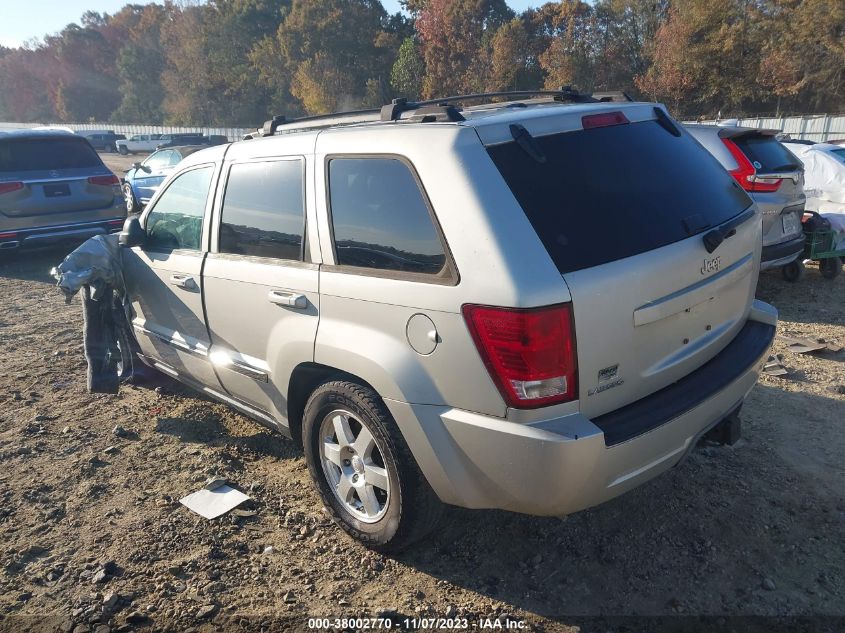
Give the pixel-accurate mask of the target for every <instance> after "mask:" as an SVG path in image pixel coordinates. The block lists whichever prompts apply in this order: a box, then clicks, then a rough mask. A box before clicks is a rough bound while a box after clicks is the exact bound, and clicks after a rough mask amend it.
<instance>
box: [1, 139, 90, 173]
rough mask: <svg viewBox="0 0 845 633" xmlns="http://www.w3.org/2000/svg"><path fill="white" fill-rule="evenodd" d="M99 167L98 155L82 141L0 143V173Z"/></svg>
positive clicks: (8, 141)
mask: <svg viewBox="0 0 845 633" xmlns="http://www.w3.org/2000/svg"><path fill="white" fill-rule="evenodd" d="M102 166H103V163H102V161H101V160H100V157H99V156H97V152H95V151H94V149H93V148H92V147H91V146H90V145H89V144H88V143H87V142H86V141H84V140H82V139H75V138H73V137H69V138H26V139H24V138H18V139H7V140H0V172H2V171H15V172H16V171H38V170H45V169H77V168H80V167H82V168H84V167H102Z"/></svg>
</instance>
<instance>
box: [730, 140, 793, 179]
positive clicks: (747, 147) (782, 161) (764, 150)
mask: <svg viewBox="0 0 845 633" xmlns="http://www.w3.org/2000/svg"><path fill="white" fill-rule="evenodd" d="M732 140H733V142H734V143H736V144H737V146H738V147H739V149H741V150H742V153H743V154H745V155H746V156H747V157H748V160H750V161H751V162H752V164H754V167H755V169H757V171H759V172H761V173H765V172H775V171H787V170H793V169H799V168H800V167H801V161H800V160H798V159H797V158H796V157H795V154H793V153H792V152H790V151H789V150H788V149H786V148H785V147H784V146H783V145H781V144H780V143H779V142H778V141H777V140H775V137H774V136H758V135H756V134H750V135H747V136H740V137H738V138H734V139H732Z"/></svg>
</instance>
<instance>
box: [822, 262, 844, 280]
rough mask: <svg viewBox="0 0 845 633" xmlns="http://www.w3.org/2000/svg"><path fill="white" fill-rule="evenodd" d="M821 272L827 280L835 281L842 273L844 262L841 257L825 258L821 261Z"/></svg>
mask: <svg viewBox="0 0 845 633" xmlns="http://www.w3.org/2000/svg"><path fill="white" fill-rule="evenodd" d="M819 271H820V272H821V274H822V277H824V278H825V279H834V278H836V277H838V276H839V273H841V272H842V260H841V259H840V258H839V257H825V258H824V259H820V260H819Z"/></svg>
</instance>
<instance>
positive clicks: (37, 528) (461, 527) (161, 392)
mask: <svg viewBox="0 0 845 633" xmlns="http://www.w3.org/2000/svg"><path fill="white" fill-rule="evenodd" d="M63 255H64V253H55V252H54V253H47V254H43V255H40V254H33V255H29V256H28V257H26V258H23V259H17V260H11V261H8V260H7V261H5V262H2V263H0V293H1V294H0V296H2V297H3V302H2V304H0V349H2V351H3V353H2V354H0V463H2V464H3V468H2V469H0V617H5V618H6V619H5V620H0V630H10V631H15V633H17V631H21V630H28V629H30V627H31V628H32V630H36V627H37V626H42V625H43V626H42V628H40V629H37V630H45V631H50V632H51V633H52V632H55V631H66V632H68V633H72V632H73V631H74V630H76V631H77V632H82V631H90V632H91V633H95V632H96V633H105V631H106V630H107V629H108V630H109V631H125V630H135V629H139V630H145V631H159V630H162V631H186V630H189V629H194V630H196V631H211V630H221V629H225V630H241V629H240V628H239V627H241V626H243V627H244V628H243V630H247V628H248V627H249V626H252V628H253V629H254V630H258V629H259V628H261V625H263V624H266V626H265V627H264V630H266V631H271V630H279V631H281V630H303V631H305V630H307V618H308V617H309V616H310V617H315V616H317V617H334V616H337V617H354V616H364V615H372V616H376V615H379V614H382V615H384V614H393V615H394V616H409V617H418V618H419V617H433V616H439V617H445V616H447V615H448V614H451V616H452V617H467V618H480V617H490V618H497V617H500V618H506V617H508V618H516V619H522V620H524V621H525V622H527V624H528V629H529V630H543V631H575V630H579V631H581V633H584V631H592V630H601V631H607V630H617V629H613V627H612V626H611V625H607V626H605V627H604V628H600V629H589V628H583V627H582V625H581V624H579V623H581V622H582V621H583V618H585V617H588V616H601V617H611V616H615V615H621V614H635V615H649V616H652V615H653V616H676V615H679V614H683V615H700V614H706V615H718V616H730V615H733V614H743V615H765V616H795V615H800V616H808V615H826V616H839V617H840V618H841V617H842V616H843V612H845V571H843V570H845V499H843V494H845V471H843V467H842V456H843V454H845V433H843V420H845V394H843V393H842V392H841V391H836V389H838V388H841V387H842V386H843V385H845V352H843V351H838V352H835V351H832V350H830V349H827V350H825V351H819V352H816V353H807V354H795V353H792V352H790V351H789V349H788V346H789V345H790V343H788V342H787V341H786V340H782V339H778V340H777V341H776V343H775V348H774V350H773V353H774V354H780V355H781V356H782V357H783V358H785V359H786V360H787V362H788V365H789V369H790V376H789V378H790V379H789V380H784V379H782V378H776V377H769V376H767V375H765V374H764V375H763V376H762V377H761V379H760V383H759V384H758V385H757V387H755V389H754V391H753V392H752V394H751V396H750V398H749V400H748V402H747V403H746V405H745V407H744V408H743V410H742V418H743V439H742V440H741V441H740V442H739V443H738V444H737V445H735V446H733V447H730V448H723V447H701V448H699V449H697V450H695V451H694V452H692V453H691V454H690V456H689V457H688V459H687V460H686V461H685V462H684V463H683V464H682V465H681V466H679V467H678V468H675V469H673V470H672V471H670V472H668V473H666V474H665V475H663V476H661V477H659V478H658V479H655V480H654V481H652V482H650V483H648V484H646V485H644V486H641V487H640V488H637V489H636V490H633V491H631V492H629V493H627V494H625V495H623V496H622V497H620V498H618V499H615V500H613V501H611V502H608V503H606V504H604V505H602V506H599V507H597V508H593V509H590V510H587V511H584V512H581V513H578V514H575V515H573V516H570V517H568V518H567V519H566V520H565V521H560V520H558V519H553V518H537V517H527V516H520V515H515V514H508V513H504V512H494V511H468V510H460V509H451V510H450V511H449V512H448V515H447V521H446V523H444V525H443V526H442V527H441V528H440V529H439V531H438V532H437V533H436V534H435V535H434V536H433V537H432V538H431V539H429V540H427V541H424V542H423V543H421V544H419V545H418V546H417V547H415V548H413V549H411V550H410V551H408V552H404V553H402V554H400V555H398V556H395V557H387V556H383V555H379V554H375V553H373V552H370V551H368V550H366V549H364V548H363V547H361V546H360V545H358V544H356V543H354V542H352V541H351V540H350V539H349V538H347V537H346V536H345V535H344V534H343V532H342V531H341V530H340V529H338V528H337V527H335V526H334V524H332V523H331V521H329V519H328V517H327V516H326V514H325V513H324V512H323V509H322V507H321V504H320V501H319V497H318V495H317V494H316V493H315V492H314V491H313V488H312V486H311V482H310V479H309V476H308V471H307V468H306V466H305V462H304V459H303V456H302V452H301V450H300V449H299V448H297V447H296V446H295V445H294V444H293V443H292V442H290V441H287V440H285V439H283V438H281V437H279V436H276V435H273V434H272V433H270V432H269V431H268V430H266V429H264V428H263V427H261V426H259V425H257V424H255V423H253V422H251V421H250V420H248V419H247V418H245V417H243V416H242V415H240V414H238V413H236V412H234V411H233V410H231V409H229V408H227V407H226V406H224V405H222V404H218V403H215V402H212V401H210V400H207V399H205V398H204V397H202V396H201V395H199V394H197V393H196V392H192V391H190V390H188V389H185V388H182V387H180V386H178V385H175V384H172V383H162V384H163V386H162V387H161V388H159V389H157V390H153V389H148V388H142V387H139V386H123V387H121V389H120V392H119V393H118V394H116V395H94V394H89V393H87V392H86V390H85V359H84V357H83V355H82V352H81V345H82V341H81V310H80V304H79V299H78V298H76V299H74V300H73V301H72V302H71V304H70V305H65V304H64V302H63V300H62V297H61V295H60V294H58V293H57V291H56V289H55V287H54V286H55V282H54V281H53V280H52V279H51V278H50V276H49V274H48V272H47V271H48V270H49V269H50V268H51V267H52V266H53V265H55V264H56V262H58V261H60V260H61V259H62V256H63ZM758 296H759V297H760V298H761V299H763V300H766V301H769V302H770V303H773V304H774V305H775V306H776V307H777V308H778V309H779V311H780V318H781V323H780V332H781V333H782V335H784V336H788V337H792V338H801V339H805V338H806V339H809V340H811V341H816V342H818V339H824V340H825V341H833V342H837V343H839V342H843V341H845V277H840V278H838V279H836V280H833V281H828V280H823V279H822V278H821V276H820V275H819V274H818V271H817V270H815V269H813V268H810V269H809V270H808V274H807V275H806V277H805V278H804V280H803V281H802V282H801V283H800V284H796V285H792V284H788V283H786V282H783V281H781V279H780V275H778V274H774V273H773V274H764V275H762V276H761V280H760V287H759V290H758ZM210 477H219V478H224V479H226V480H227V481H230V482H236V483H237V485H236V486H235V487H236V488H239V489H241V490H242V492H243V493H244V494H246V495H248V496H249V497H250V499H251V501H249V502H246V503H244V504H243V505H242V506H238V507H237V508H236V509H235V510H233V511H231V512H228V513H226V514H224V515H222V516H220V517H218V518H215V519H210V520H208V519H204V518H202V517H200V516H197V515H195V514H193V513H192V512H190V511H189V510H188V509H186V508H185V507H184V506H182V505H181V504H180V502H179V499H181V498H182V497H183V496H184V495H185V494H187V493H188V492H190V491H194V490H197V489H198V488H201V487H202V486H203V485H204V483H205V482H206V481H207V480H208V479H209V478H210ZM836 622H841V620H832V621H831V623H832V624H831V626H834V625H835V623H836ZM4 626H5V629H4ZM644 626H645V625H644ZM637 630H649V629H648V627H645V628H642V629H637V628H635V627H634V628H632V627H629V628H627V629H626V631H637ZM760 630H764V629H760ZM796 630H797V629H796Z"/></svg>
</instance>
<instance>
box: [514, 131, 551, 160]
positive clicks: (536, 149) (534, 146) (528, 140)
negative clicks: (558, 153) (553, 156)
mask: <svg viewBox="0 0 845 633" xmlns="http://www.w3.org/2000/svg"><path fill="white" fill-rule="evenodd" d="M510 131H511V136H512V137H513V140H514V141H516V144H517V145H519V146H520V147H521V148H522V151H523V152H525V153H526V154H528V155H529V156H530V157H531V158H533V159H534V160H535V161H537V162H538V163H545V162H546V154H545V153H544V152H543V150H542V148H541V147H540V144H539V143H537V139H535V138H534V137H533V136H531V132H529V131H528V130H526V129H525V127H524V126H522V125H520V124H519V123H512V124H511V126H510Z"/></svg>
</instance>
